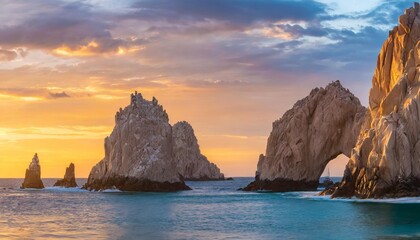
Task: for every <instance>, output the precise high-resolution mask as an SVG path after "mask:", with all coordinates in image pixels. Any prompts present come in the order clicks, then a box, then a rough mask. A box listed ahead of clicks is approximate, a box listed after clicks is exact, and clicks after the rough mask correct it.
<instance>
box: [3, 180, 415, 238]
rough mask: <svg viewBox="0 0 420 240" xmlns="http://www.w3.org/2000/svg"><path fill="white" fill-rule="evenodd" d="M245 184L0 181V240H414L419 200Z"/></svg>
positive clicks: (245, 182)
mask: <svg viewBox="0 0 420 240" xmlns="http://www.w3.org/2000/svg"><path fill="white" fill-rule="evenodd" d="M251 180H252V178H236V179H235V180H234V181H224V182H188V185H189V186H190V187H192V188H193V190H192V191H184V192H177V193H123V192H105V193H93V192H87V191H84V190H81V189H60V188H52V187H48V188H46V189H44V190H19V189H16V187H17V186H19V184H20V183H21V179H18V180H17V179H0V186H1V188H0V239H5V238H12V239H13V238H16V239H48V238H50V239H55V238H73V239H409V238H420V198H406V199H398V200H381V201H360V200H358V201H357V200H329V199H328V198H325V197H317V196H316V192H302V193H246V192H241V191H236V189H237V188H239V187H243V186H245V185H246V184H247V183H249V182H250V181H251ZM53 182H54V181H53V180H49V181H48V180H47V181H44V183H46V185H51V184H52V183H53ZM83 182H84V180H83V179H79V183H83Z"/></svg>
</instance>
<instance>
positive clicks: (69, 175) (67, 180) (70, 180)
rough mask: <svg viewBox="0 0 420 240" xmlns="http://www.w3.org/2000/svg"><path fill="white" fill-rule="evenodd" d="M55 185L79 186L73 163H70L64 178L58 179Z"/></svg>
mask: <svg viewBox="0 0 420 240" xmlns="http://www.w3.org/2000/svg"><path fill="white" fill-rule="evenodd" d="M54 187H65V188H73V187H77V183H76V177H75V174H74V164H73V163H70V166H69V167H68V168H66V173H65V174H64V178H63V179H61V180H58V181H57V182H56V183H55V184H54Z"/></svg>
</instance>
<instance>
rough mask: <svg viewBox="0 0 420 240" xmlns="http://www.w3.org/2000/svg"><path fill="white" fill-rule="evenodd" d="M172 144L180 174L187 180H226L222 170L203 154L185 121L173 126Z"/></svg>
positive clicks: (192, 131)
mask: <svg viewBox="0 0 420 240" xmlns="http://www.w3.org/2000/svg"><path fill="white" fill-rule="evenodd" d="M172 143H173V152H174V158H175V162H176V165H177V169H178V172H179V174H181V175H182V176H183V177H184V179H185V180H189V181H195V180H200V181H201V180H224V175H223V174H222V173H220V169H219V168H218V167H217V166H216V165H215V164H214V163H211V162H209V160H207V158H206V157H205V156H204V155H202V154H201V152H200V147H199V146H198V143H197V138H196V137H195V134H194V130H193V128H192V127H191V125H190V124H189V123H187V122H185V121H183V122H178V123H176V124H175V125H174V126H173V128H172Z"/></svg>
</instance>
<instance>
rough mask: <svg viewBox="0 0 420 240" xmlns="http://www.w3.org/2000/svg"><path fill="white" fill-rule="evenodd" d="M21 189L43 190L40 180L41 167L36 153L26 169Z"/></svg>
mask: <svg viewBox="0 0 420 240" xmlns="http://www.w3.org/2000/svg"><path fill="white" fill-rule="evenodd" d="M21 188H22V189H23V188H37V189H42V188H44V184H43V183H42V180H41V166H40V165H39V158H38V154H37V153H35V155H34V157H33V158H32V162H31V163H30V164H29V167H28V169H26V173H25V180H24V181H23V183H22V186H21Z"/></svg>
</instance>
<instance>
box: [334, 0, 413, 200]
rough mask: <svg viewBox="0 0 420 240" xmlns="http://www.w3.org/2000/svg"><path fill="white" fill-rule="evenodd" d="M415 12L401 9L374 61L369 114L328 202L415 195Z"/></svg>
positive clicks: (411, 9)
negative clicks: (348, 198) (355, 197)
mask: <svg viewBox="0 0 420 240" xmlns="http://www.w3.org/2000/svg"><path fill="white" fill-rule="evenodd" d="M419 39H420V6H419V4H418V3H415V5H414V7H412V8H410V9H407V10H406V11H405V13H404V14H403V15H401V16H400V18H399V25H398V26H396V27H395V28H394V29H393V30H392V31H390V32H389V36H388V39H387V40H386V41H385V42H384V44H383V46H382V49H381V52H380V54H379V56H378V61H377V66H376V70H375V73H374V76H373V79H372V88H371V90H370V93H369V112H368V113H367V117H366V124H365V125H364V126H363V129H362V131H361V133H360V136H359V139H358V141H357V145H356V147H355V148H354V150H353V152H352V154H351V159H350V161H349V163H348V164H347V167H346V170H345V174H344V178H343V181H342V183H341V185H340V186H339V187H338V189H337V190H336V191H335V192H334V194H333V197H351V196H357V197H359V198H380V197H403V196H418V195H420V43H419Z"/></svg>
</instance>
